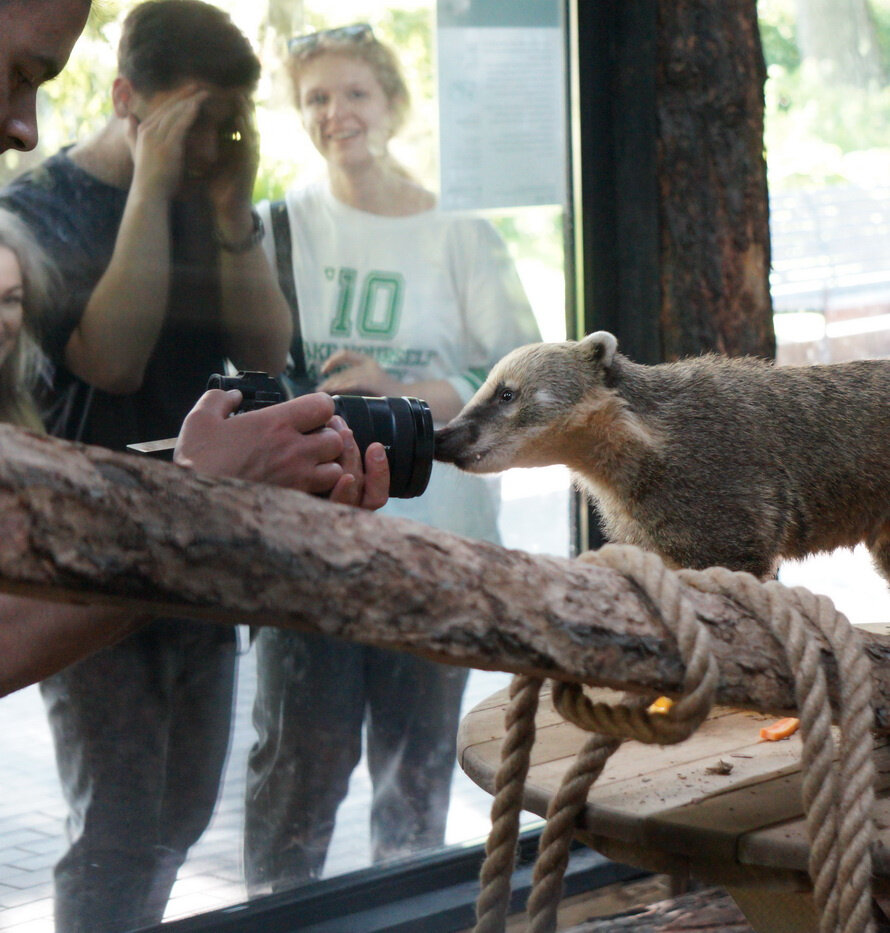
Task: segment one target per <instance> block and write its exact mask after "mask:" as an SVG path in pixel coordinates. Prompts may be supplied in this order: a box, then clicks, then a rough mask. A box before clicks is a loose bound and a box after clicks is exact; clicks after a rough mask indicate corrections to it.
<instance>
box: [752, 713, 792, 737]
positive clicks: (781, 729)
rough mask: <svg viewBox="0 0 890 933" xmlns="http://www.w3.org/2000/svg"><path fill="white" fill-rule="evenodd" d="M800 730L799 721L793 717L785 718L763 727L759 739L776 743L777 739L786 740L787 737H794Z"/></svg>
mask: <svg viewBox="0 0 890 933" xmlns="http://www.w3.org/2000/svg"><path fill="white" fill-rule="evenodd" d="M799 728H800V720H799V719H795V718H794V717H793V716H786V717H785V718H784V719H779V720H778V721H777V722H774V723H771V724H770V725H768V726H764V727H763V728H762V729H761V730H760V738H761V739H763V740H764V741H765V742H778V741H779V739H787V738H788V736H789V735H794V733H795V732H797V730H798V729H799Z"/></svg>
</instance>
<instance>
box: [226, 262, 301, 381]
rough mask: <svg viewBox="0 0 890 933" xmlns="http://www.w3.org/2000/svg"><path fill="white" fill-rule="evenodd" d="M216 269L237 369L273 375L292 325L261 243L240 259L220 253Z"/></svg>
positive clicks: (281, 363) (283, 358) (279, 365)
mask: <svg viewBox="0 0 890 933" xmlns="http://www.w3.org/2000/svg"><path fill="white" fill-rule="evenodd" d="M220 270H221V273H222V296H223V304H222V307H223V325H224V327H225V331H226V334H227V347H228V353H229V356H230V357H231V359H232V361H233V362H234V363H235V365H236V366H237V367H238V368H239V369H249V370H258V371H261V372H268V373H272V374H274V375H277V374H278V373H280V372H281V371H282V370H283V369H284V366H285V363H286V362H287V353H288V349H289V348H290V340H291V334H292V332H293V324H292V320H291V313H290V308H289V307H288V305H287V302H286V301H285V299H284V296H283V295H282V294H281V290H280V289H279V287H278V283H277V282H276V280H275V276H274V274H273V272H272V269H271V268H270V266H269V262H268V260H267V259H266V254H265V253H264V252H263V249H262V247H261V246H260V245H259V244H257V245H256V246H255V247H254V248H253V249H250V250H248V251H247V252H245V253H240V254H235V253H229V252H226V251H225V250H222V251H221V253H220Z"/></svg>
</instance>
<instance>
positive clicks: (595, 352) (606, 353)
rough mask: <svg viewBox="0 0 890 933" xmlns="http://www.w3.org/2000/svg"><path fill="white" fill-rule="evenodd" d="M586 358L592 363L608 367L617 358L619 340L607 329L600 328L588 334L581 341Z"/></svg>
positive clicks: (604, 367)
mask: <svg viewBox="0 0 890 933" xmlns="http://www.w3.org/2000/svg"><path fill="white" fill-rule="evenodd" d="M580 346H581V350H582V352H583V354H584V357H585V359H588V360H590V362H591V363H599V364H600V365H601V366H602V367H603V369H608V368H609V367H610V366H611V365H612V360H614V359H615V354H616V352H617V351H618V341H617V340H616V339H615V337H614V336H613V335H612V334H610V333H609V332H608V331H607V330H598V331H595V332H594V333H592V334H588V335H587V336H586V337H585V338H584V339H583V340H582V341H581V343H580Z"/></svg>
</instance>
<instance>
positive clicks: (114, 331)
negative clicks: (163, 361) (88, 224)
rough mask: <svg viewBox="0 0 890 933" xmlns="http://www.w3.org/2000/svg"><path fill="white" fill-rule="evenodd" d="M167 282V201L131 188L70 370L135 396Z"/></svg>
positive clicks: (73, 341)
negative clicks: (113, 246) (112, 250)
mask: <svg viewBox="0 0 890 933" xmlns="http://www.w3.org/2000/svg"><path fill="white" fill-rule="evenodd" d="M169 282H170V233H169V210H168V205H167V202H166V201H165V200H163V199H158V198H152V197H149V196H146V197H144V198H143V197H141V196H140V195H139V193H138V191H135V190H132V189H131V192H130V196H129V198H128V200H127V206H126V208H125V210H124V216H123V219H122V221H121V226H120V230H119V232H118V235H117V241H116V243H115V248H114V253H113V255H112V258H111V262H110V263H109V265H108V268H107V269H106V271H105V273H104V274H103V276H102V278H101V279H100V280H99V283H98V284H97V285H96V288H95V290H94V291H93V294H92V295H91V296H90V300H89V302H88V303H87V306H86V309H85V310H84V313H83V316H82V318H81V320H80V322H79V323H78V326H77V327H76V328H75V330H74V332H73V333H72V335H71V338H70V339H69V341H68V345H67V347H66V349H65V361H66V364H67V365H68V368H69V369H70V370H71V371H72V372H73V373H74V374H75V375H77V376H80V378H81V379H84V380H85V381H86V382H88V383H90V385H94V386H96V387H97V388H99V389H102V390H103V391H106V392H112V393H116V394H123V393H128V392H135V391H136V390H137V389H138V388H139V386H140V385H141V384H142V378H143V375H144V372H145V366H146V364H147V363H148V360H149V358H150V356H151V354H152V352H153V350H154V347H155V344H156V343H157V340H158V336H159V334H160V332H161V327H162V326H163V323H164V316H165V314H166V309H167V300H168V291H169Z"/></svg>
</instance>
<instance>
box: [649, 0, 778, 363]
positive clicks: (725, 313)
mask: <svg viewBox="0 0 890 933" xmlns="http://www.w3.org/2000/svg"><path fill="white" fill-rule="evenodd" d="M658 18H659V22H658V53H657V79H656V80H657V86H658V152H657V158H658V185H659V191H660V227H661V296H662V306H661V324H662V339H663V349H664V354H665V358H666V359H676V358H678V357H681V356H689V355H697V354H699V353H701V352H703V351H714V352H719V353H726V354H729V355H731V356H739V355H744V354H752V355H756V356H764V357H770V358H771V357H774V356H775V334H774V332H773V323H772V301H771V298H770V293H769V268H770V245H769V216H768V215H769V208H768V199H767V187H766V161H765V159H764V155H763V110H764V100H763V85H764V81H765V80H766V67H765V64H764V60H763V52H762V49H761V44H760V33H759V30H758V26H757V5H756V2H755V0H721V2H720V3H714V2H712V0H659V13H658Z"/></svg>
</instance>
